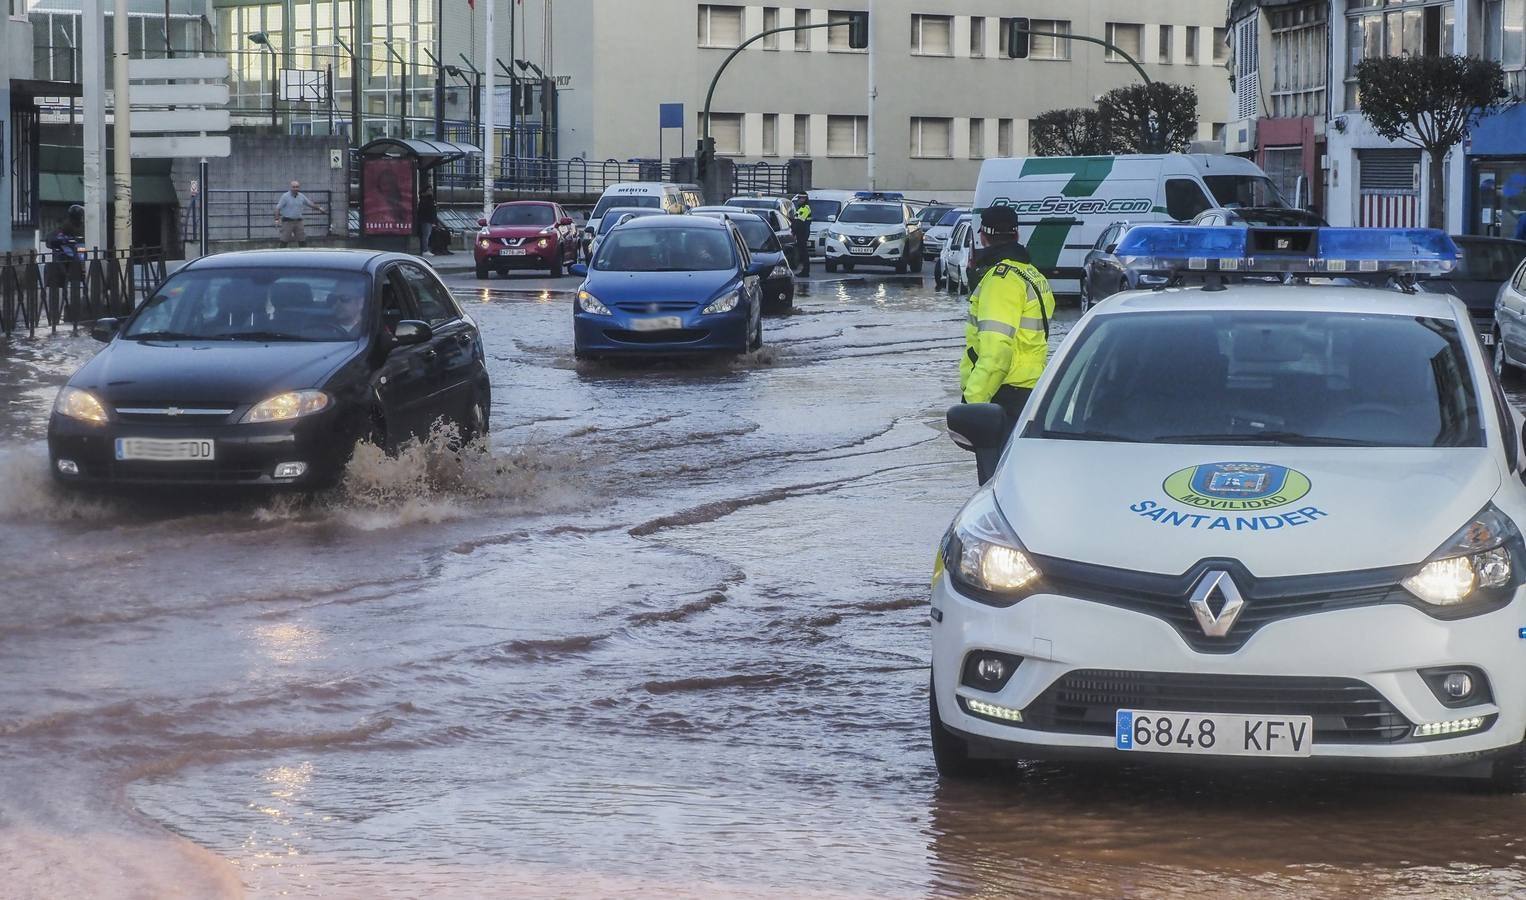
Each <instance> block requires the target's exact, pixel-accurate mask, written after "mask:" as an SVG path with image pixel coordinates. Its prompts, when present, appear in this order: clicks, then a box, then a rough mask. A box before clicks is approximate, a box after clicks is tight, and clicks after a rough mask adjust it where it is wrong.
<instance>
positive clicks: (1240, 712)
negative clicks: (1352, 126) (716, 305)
mask: <svg viewBox="0 0 1526 900" xmlns="http://www.w3.org/2000/svg"><path fill="white" fill-rule="evenodd" d="M1187 231H1188V230H1187V229H1182V228H1180V227H1161V226H1149V225H1147V226H1141V227H1138V228H1135V229H1134V230H1132V231H1130V232H1129V233H1128V235H1126V236H1125V237H1124V239H1123V240H1122V242H1120V245H1119V253H1120V254H1122V255H1124V256H1127V257H1129V258H1131V259H1133V260H1134V262H1135V263H1136V264H1138V265H1140V266H1141V267H1142V268H1143V269H1146V270H1149V271H1154V272H1157V273H1160V274H1164V275H1167V276H1169V277H1171V278H1173V279H1175V278H1177V277H1192V278H1194V280H1198V279H1201V280H1202V281H1203V282H1204V283H1203V284H1202V285H1201V286H1197V285H1194V286H1190V287H1170V288H1163V289H1160V290H1155V291H1127V292H1124V293H1120V294H1116V295H1114V296H1112V297H1109V298H1107V299H1106V300H1104V301H1102V302H1101V303H1099V304H1098V305H1097V306H1095V307H1093V308H1092V310H1091V312H1089V313H1088V314H1087V315H1086V317H1085V318H1083V319H1081V320H1080V322H1079V323H1078V324H1077V325H1076V326H1075V327H1074V329H1073V330H1071V331H1070V333H1069V334H1068V335H1067V336H1066V338H1065V340H1064V342H1063V343H1062V344H1061V346H1060V347H1059V349H1058V350H1057V351H1056V352H1055V355H1054V358H1053V359H1052V360H1051V361H1050V363H1049V365H1048V367H1047V368H1046V369H1045V372H1044V374H1043V376H1042V377H1041V378H1040V380H1039V382H1038V384H1037V386H1036V387H1035V389H1034V391H1033V394H1032V396H1031V398H1030V399H1029V400H1028V403H1027V405H1026V407H1025V408H1024V409H1023V411H1022V413H1021V414H1020V415H1019V417H1018V421H1017V422H1016V427H1015V430H1014V431H1012V432H1011V435H1012V436H1011V439H1010V440H1009V441H1006V434H1007V431H1006V427H1005V416H1004V413H1003V411H1002V409H1001V407H999V406H996V405H994V404H961V405H959V406H956V407H953V408H951V409H950V410H949V412H948V422H949V428H950V430H951V431H952V432H953V433H955V434H956V435H959V436H961V437H962V438H963V440H964V442H966V443H967V444H969V445H972V446H976V447H982V448H986V449H987V451H989V450H991V449H998V448H1000V447H1001V446H1002V443H1003V441H1006V448H1005V452H1004V453H1003V455H1002V457H1001V460H1000V463H999V464H998V465H997V467H996V471H995V474H994V476H993V477H992V478H991V480H990V481H989V482H988V483H987V484H986V485H985V486H983V487H982V488H981V489H980V490H979V491H978V492H977V493H976V494H975V496H974V497H973V498H972V499H971V500H970V501H969V502H968V503H967V504H966V505H965V507H964V509H963V510H962V511H960V512H959V514H958V515H957V516H956V517H955V519H954V522H953V525H952V527H950V528H949V530H948V531H947V533H946V535H945V538H944V541H943V546H942V550H941V552H940V554H939V556H938V558H937V562H936V566H935V570H934V578H933V588H932V604H931V609H930V614H931V618H932V629H931V638H932V678H931V680H932V692H931V699H930V724H931V730H932V742H933V752H934V758H935V760H936V761H937V765H938V770H939V772H940V773H941V774H943V775H944V776H945V777H969V776H974V775H979V774H982V773H983V772H984V770H985V763H984V761H985V760H989V759H997V758H1007V759H1013V758H1015V759H1048V758H1055V759H1093V760H1099V761H1108V762H1112V763H1115V764H1142V763H1148V762H1158V763H1168V762H1174V763H1175V764H1177V765H1182V766H1190V765H1194V764H1196V765H1199V766H1204V767H1206V766H1208V765H1211V764H1219V765H1225V764H1239V765H1241V766H1254V767H1272V766H1277V767H1284V768H1290V769H1292V770H1295V771H1310V770H1313V769H1349V770H1358V771H1388V772H1411V773H1419V772H1430V773H1435V774H1446V775H1452V776H1458V777H1467V778H1484V779H1490V780H1492V782H1493V784H1494V787H1495V788H1496V789H1499V790H1503V791H1510V792H1522V791H1526V744H1523V739H1526V591H1523V583H1526V578H1523V575H1526V542H1523V540H1522V534H1521V530H1520V528H1519V525H1518V523H1521V522H1523V521H1526V485H1523V484H1522V476H1523V475H1526V452H1523V449H1522V441H1521V437H1522V435H1521V427H1520V424H1519V419H1518V417H1517V415H1516V414H1515V413H1514V411H1513V410H1512V409H1511V407H1510V404H1509V402H1508V400H1507V399H1506V397H1505V395H1504V393H1503V391H1501V390H1500V388H1499V385H1498V383H1497V382H1496V381H1495V380H1494V379H1493V378H1492V377H1491V374H1490V363H1489V359H1488V357H1487V356H1486V355H1485V354H1484V353H1483V352H1482V349H1481V347H1480V345H1479V343H1478V341H1477V340H1476V339H1475V338H1474V336H1473V334H1472V331H1473V323H1472V320H1471V318H1470V317H1469V314H1468V309H1467V307H1466V306H1464V305H1463V303H1462V301H1460V300H1458V299H1457V298H1455V297H1451V296H1449V295H1444V294H1430V293H1418V292H1415V291H1414V290H1413V288H1408V289H1405V288H1402V287H1400V288H1396V287H1388V286H1385V285H1384V284H1382V283H1381V282H1380V283H1379V284H1378V285H1377V286H1372V287H1359V286H1336V285H1330V284H1319V283H1300V282H1298V281H1294V282H1293V283H1290V284H1266V283H1259V284H1253V283H1243V282H1241V281H1239V280H1238V279H1239V278H1240V276H1241V275H1244V274H1246V273H1247V272H1250V273H1252V274H1262V273H1266V274H1270V275H1273V276H1277V277H1281V276H1282V275H1283V274H1284V273H1285V272H1287V271H1289V270H1293V271H1296V272H1302V273H1308V275H1309V276H1310V277H1316V278H1318V277H1323V276H1325V275H1327V274H1328V273H1330V272H1342V273H1346V275H1347V277H1349V276H1350V274H1351V273H1357V272H1362V273H1370V274H1366V275H1365V277H1368V278H1372V279H1374V280H1376V279H1385V278H1387V277H1388V276H1394V277H1399V278H1405V277H1411V276H1415V275H1424V274H1432V275H1434V274H1440V273H1442V272H1445V271H1447V270H1449V269H1450V268H1451V267H1452V266H1453V265H1454V264H1455V259H1456V252H1457V251H1456V247H1455V246H1454V245H1453V243H1452V241H1451V240H1450V239H1449V238H1448V237H1447V236H1446V235H1445V234H1444V233H1442V232H1440V231H1430V230H1423V229H1343V228H1328V229H1319V231H1318V242H1319V243H1318V248H1317V250H1316V252H1317V255H1315V256H1311V255H1310V253H1309V250H1308V249H1305V248H1300V250H1298V251H1294V252H1293V253H1288V252H1284V253H1282V254H1281V255H1280V256H1278V254H1277V253H1276V248H1277V247H1278V245H1279V242H1291V241H1294V240H1297V239H1298V236H1297V235H1292V236H1289V232H1287V231H1277V230H1276V229H1265V230H1264V231H1267V232H1272V233H1271V234H1264V235H1258V234H1257V232H1258V231H1263V230H1262V229H1254V228H1252V229H1249V230H1247V229H1245V228H1243V227H1242V228H1194V229H1190V232H1191V233H1190V234H1184V232H1187ZM1236 233H1238V235H1240V237H1238V238H1237V237H1236V236H1235V234H1236ZM1303 237H1304V239H1307V230H1304V235H1303ZM1263 238H1264V239H1263ZM1271 257H1276V258H1271ZM1257 264H1262V265H1260V266H1258V265H1257ZM1231 266H1233V267H1234V268H1233V269H1232V268H1231ZM1232 271H1233V272H1234V274H1231V275H1227V276H1226V275H1221V274H1220V273H1230V272H1232ZM1401 284H1402V282H1401Z"/></svg>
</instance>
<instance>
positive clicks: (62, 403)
mask: <svg viewBox="0 0 1526 900" xmlns="http://www.w3.org/2000/svg"><path fill="white" fill-rule="evenodd" d="M53 412H55V413H57V414H58V415H60V416H65V417H67V418H70V419H77V420H79V421H81V422H89V423H90V424H92V425H105V424H106V423H107V422H109V421H111V417H110V416H108V415H106V407H105V406H104V405H102V403H101V401H100V400H98V399H96V396H95V395H94V394H92V393H90V392H89V391H86V390H81V389H80V388H76V387H66V388H64V389H63V390H61V391H59V392H58V399H56V400H54V401H53Z"/></svg>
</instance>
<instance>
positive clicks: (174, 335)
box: [126, 331, 206, 341]
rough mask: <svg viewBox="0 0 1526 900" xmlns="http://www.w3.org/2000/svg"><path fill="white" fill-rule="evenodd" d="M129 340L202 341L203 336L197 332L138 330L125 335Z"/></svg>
mask: <svg viewBox="0 0 1526 900" xmlns="http://www.w3.org/2000/svg"><path fill="white" fill-rule="evenodd" d="M126 338H127V339H128V340H130V341H204V340H206V338H205V337H203V336H202V335H199V334H184V333H182V332H179V331H140V332H138V333H137V334H129V335H126Z"/></svg>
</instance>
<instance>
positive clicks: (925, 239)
mask: <svg viewBox="0 0 1526 900" xmlns="http://www.w3.org/2000/svg"><path fill="white" fill-rule="evenodd" d="M969 215H970V210H969V208H968V207H956V208H954V209H950V210H948V211H947V212H945V213H944V214H943V215H942V216H940V217H939V218H938V221H937V222H934V223H933V224H932V225H930V226H928V228H927V229H926V231H925V232H924V234H923V235H922V252H923V253H925V254H926V255H927V258H928V259H937V258H938V254H939V253H942V252H943V245H944V244H946V243H948V239H949V237H950V236H952V235H953V233H954V226H955V225H958V224H959V221H960V220H961V219H963V218H967V217H968V216H969Z"/></svg>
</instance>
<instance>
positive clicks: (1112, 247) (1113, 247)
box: [1102, 244, 1118, 253]
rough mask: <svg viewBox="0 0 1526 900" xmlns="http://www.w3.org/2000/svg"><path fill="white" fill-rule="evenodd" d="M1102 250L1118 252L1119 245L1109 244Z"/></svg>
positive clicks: (1104, 251)
mask: <svg viewBox="0 0 1526 900" xmlns="http://www.w3.org/2000/svg"><path fill="white" fill-rule="evenodd" d="M1102 252H1103V253H1116V252H1118V245H1117V244H1108V245H1107V246H1106V247H1103V248H1102Z"/></svg>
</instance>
